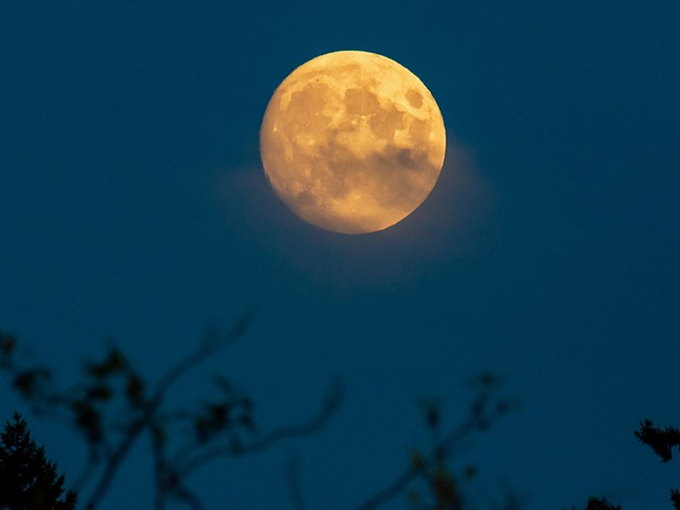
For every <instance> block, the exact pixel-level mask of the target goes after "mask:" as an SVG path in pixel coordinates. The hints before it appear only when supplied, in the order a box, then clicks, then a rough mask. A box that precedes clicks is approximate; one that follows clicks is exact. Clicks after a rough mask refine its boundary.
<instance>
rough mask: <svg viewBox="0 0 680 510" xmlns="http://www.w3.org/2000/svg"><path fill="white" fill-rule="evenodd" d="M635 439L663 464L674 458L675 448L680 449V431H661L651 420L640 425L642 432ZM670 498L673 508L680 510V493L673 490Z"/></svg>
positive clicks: (669, 428)
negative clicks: (654, 454) (650, 450)
mask: <svg viewBox="0 0 680 510" xmlns="http://www.w3.org/2000/svg"><path fill="white" fill-rule="evenodd" d="M635 437H637V438H638V440H639V441H640V442H641V443H643V444H646V445H647V446H649V447H650V448H651V449H652V450H653V451H654V453H656V454H657V455H658V456H659V457H661V462H668V461H669V460H671V459H672V458H673V447H676V448H678V449H680V431H679V430H678V429H677V428H675V427H666V428H665V429H660V428H658V427H655V426H654V423H652V421H651V420H644V421H643V422H642V423H641V424H640V430H637V431H635ZM670 497H671V503H673V508H675V510H680V491H678V490H677V489H671V496H670Z"/></svg>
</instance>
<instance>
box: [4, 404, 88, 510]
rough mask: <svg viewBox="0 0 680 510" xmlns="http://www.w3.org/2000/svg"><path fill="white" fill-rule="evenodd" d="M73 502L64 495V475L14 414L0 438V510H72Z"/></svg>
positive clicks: (71, 495)
mask: <svg viewBox="0 0 680 510" xmlns="http://www.w3.org/2000/svg"><path fill="white" fill-rule="evenodd" d="M76 502H77V497H76V493H75V492H73V491H69V492H67V493H66V494H65V495H64V475H61V476H58V475H57V467H56V465H55V464H54V463H53V462H50V461H49V460H47V458H46V457H45V448H44V447H42V446H40V447H38V446H37V445H36V444H35V442H34V441H33V440H32V439H31V434H30V432H29V431H28V426H27V424H26V421H25V420H24V419H23V418H21V416H20V415H19V414H18V413H15V414H14V418H13V421H12V422H11V423H10V422H7V423H6V424H5V429H4V432H3V433H2V436H1V438H0V510H73V509H75V507H76Z"/></svg>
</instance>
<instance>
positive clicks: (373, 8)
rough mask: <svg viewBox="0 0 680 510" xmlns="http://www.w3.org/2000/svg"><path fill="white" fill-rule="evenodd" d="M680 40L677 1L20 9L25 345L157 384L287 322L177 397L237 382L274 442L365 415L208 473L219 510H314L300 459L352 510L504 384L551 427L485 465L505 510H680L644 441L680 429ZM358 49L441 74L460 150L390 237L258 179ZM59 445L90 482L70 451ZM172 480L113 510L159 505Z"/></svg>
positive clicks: (479, 453)
mask: <svg viewBox="0 0 680 510" xmlns="http://www.w3.org/2000/svg"><path fill="white" fill-rule="evenodd" d="M678 27H680V3H679V2H678V1H676V0H651V1H648V2H630V1H618V2H614V1H604V0H588V1H578V2H546V1H545V0H540V1H539V0H525V1H515V2H498V1H495V2H492V1H480V0H475V1H466V0H464V1H457V0H456V1H450V0H447V1H432V2H378V1H375V0H361V1H359V0H343V1H342V2H321V1H317V2H309V1H304V2H295V1H293V2H279V3H274V2H256V1H253V2H242V3H238V4H235V3H232V2H227V1H221V2H217V1H205V2H200V3H198V2H179V1H164V2H147V1H135V2H124V1H110V2H92V1H91V0H88V1H84V0H83V1H68V0H67V1H65V2H37V1H30V0H26V1H21V2H3V3H2V4H0V253H1V255H0V328H2V329H6V330H10V331H13V332H15V333H17V334H18V335H19V336H20V338H21V339H22V342H23V343H24V344H25V345H26V346H31V347H32V350H33V355H34V356H36V357H37V358H38V359H41V360H44V361H49V362H52V363H54V364H55V365H56V366H57V367H58V369H59V373H60V375H61V376H62V377H63V379H64V380H65V381H69V380H70V379H69V377H70V376H69V374H70V373H71V372H73V371H74V370H76V369H77V368H78V367H79V363H80V362H81V361H82V360H83V359H85V358H88V357H94V356H96V355H99V354H101V353H102V352H103V350H104V346H105V343H104V338H105V337H107V336H110V337H113V338H115V339H116V340H117V341H118V343H119V344H120V345H121V346H122V347H123V348H124V349H127V350H128V351H129V352H130V353H131V354H132V355H133V357H134V358H135V360H136V362H137V364H138V366H139V367H140V368H142V369H145V370H148V371H149V372H150V373H151V374H152V375H157V374H159V373H161V371H162V370H163V368H165V367H167V366H168V365H169V364H170V363H172V362H173V361H174V360H175V359H177V358H179V357H181V356H182V355H183V354H184V353H186V352H188V351H189V350H191V349H192V348H193V347H195V346H196V345H197V342H198V341H199V338H200V334H201V331H202V330H203V328H204V326H205V325H206V323H207V322H208V321H209V320H211V319H216V320H218V321H219V322H222V323H223V324H225V325H228V324H229V323H230V321H231V320H232V319H234V318H235V317H237V316H238V315H239V314H240V313H241V311H242V310H244V309H245V307H246V306H247V305H248V304H249V303H251V302H258V303H259V304H260V308H259V313H258V315H257V317H256V320H255V323H254V325H253V327H252V329H251V331H250V332H249V334H248V335H247V337H246V338H244V339H243V341H241V342H240V343H239V344H237V345H235V346H234V347H233V348H231V349H230V350H228V351H227V352H225V354H224V355H223V356H221V357H219V358H218V359H216V360H215V361H214V362H212V363H210V364H208V365H207V366H206V367H205V368H203V369H201V370H200V371H199V373H197V374H196V376H195V378H193V379H191V380H190V381H189V384H188V385H187V386H186V387H184V389H183V390H182V393H181V394H180V395H179V396H178V398H187V397H188V398H193V397H194V396H195V395H200V394H201V392H204V391H206V388H207V384H208V383H207V381H209V379H210V376H211V375H212V374H213V373H214V372H215V371H222V372H224V373H225V374H227V375H228V376H229V377H230V378H231V379H232V380H234V381H235V382H236V383H237V384H238V385H239V386H240V387H241V388H243V389H244V390H246V391H248V392H249V393H250V394H252V396H253V397H254V398H255V399H256V401H257V403H258V415H259V416H260V423H261V426H262V427H263V428H264V429H266V428H267V427H268V426H272V427H273V426H275V425H277V424H280V423H288V422H290V421H293V420H295V419H296V418H299V417H304V416H306V415H307V414H311V413H312V412H313V411H314V410H315V408H316V406H317V403H318V401H319V399H320V397H321V395H322V393H323V389H324V387H325V385H326V384H327V383H328V381H329V380H330V379H331V378H332V377H333V376H334V375H335V374H339V375H340V376H341V377H342V378H343V380H344V381H345V384H346V387H347V398H346V401H345V405H344V407H343V408H342V410H341V412H340V414H339V415H338V416H337V417H336V419H335V420H334V421H333V422H332V423H331V424H330V425H329V426H328V427H327V428H326V429H325V430H324V431H323V432H322V433H320V434H318V435H317V436H314V437H312V438H309V439H307V440H302V441H293V442H291V443H288V444H285V445H281V446H280V447H278V448H276V449H274V450H272V451H271V452H270V454H267V455H261V456H258V457H254V458H251V459H248V460H245V461H227V462H224V463H218V464H215V465H214V466H212V467H210V468H207V469H205V470H204V471H201V472H199V473H198V474H197V476H196V477H195V478H194V479H192V485H193V486H194V487H196V488H197V489H198V491H199V492H200V493H202V494H203V495H204V498H205V502H206V505H207V506H208V508H236V509H245V510H250V509H270V508H290V505H289V502H288V499H287V493H286V486H285V483H284V479H283V476H282V472H283V471H284V468H285V465H286V462H287V458H288V457H289V456H290V455H291V454H295V455H298V456H299V457H300V459H301V463H302V464H301V469H302V484H303V489H304V491H305V493H306V495H307V499H308V503H309V505H310V508H312V509H324V510H345V509H348V508H352V507H353V506H354V505H356V504H357V503H359V502H361V501H363V499H365V498H366V497H367V496H369V495H370V494H372V493H373V492H374V491H375V490H376V489H379V488H381V487H382V486H383V485H384V484H386V483H387V482H389V481H390V480H391V479H392V478H393V476H395V475H396V474H397V473H398V472H399V471H400V470H401V467H402V466H403V465H404V463H405V462H406V460H407V454H408V451H409V449H410V448H411V447H412V446H414V445H416V444H421V445H422V444H426V442H425V439H426V436H425V435H424V433H423V427H422V426H421V424H420V415H419V410H418V408H417V406H416V404H415V402H416V400H417V399H418V397H420V396H437V397H441V398H442V399H443V401H444V402H445V403H446V404H445V405H446V407H445V410H446V411H447V412H446V420H447V423H449V424H453V423H455V420H456V418H457V417H458V416H461V414H462V413H464V409H465V407H464V404H465V402H467V401H468V399H469V397H470V395H471V394H470V392H469V391H468V390H467V389H466V388H465V385H464V382H465V381H466V379H467V378H469V377H470V376H472V375H474V374H476V373H478V372H480V371H483V370H493V371H496V372H498V373H500V374H503V375H504V376H505V377H506V379H507V381H508V387H507V391H508V393H509V394H511V395H514V396H516V397H518V398H519V399H521V401H522V402H523V405H522V407H521V409H519V410H518V411H516V412H514V413H513V414H512V415H510V416H508V417H507V418H506V419H505V420H503V421H502V422H501V423H499V424H498V426H497V427H496V428H495V429H493V430H492V431H490V432H489V433H488V434H487V435H486V436H484V438H480V439H479V440H478V441H475V442H474V443H473V444H472V447H471V449H470V450H469V451H468V452H466V453H465V454H464V458H463V459H462V460H474V461H475V462H476V463H477V464H478V465H479V469H480V472H481V477H480V480H479V482H478V487H480V489H479V491H478V492H477V494H476V496H475V497H476V498H477V500H478V501H480V502H482V503H483V502H486V501H488V500H489V499H491V498H493V497H495V496H494V495H496V494H498V493H497V492H494V491H495V490H496V489H495V488H497V487H499V486H501V485H502V484H503V483H506V482H507V484H508V485H510V486H511V487H513V488H515V489H516V490H517V491H518V492H520V493H523V494H526V495H528V496H530V497H531V505H530V507H529V508H531V509H534V510H544V509H546V508H552V509H558V508H561V507H562V505H565V506H566V505H570V504H572V503H583V502H584V501H585V499H586V497H587V496H588V495H590V494H599V495H607V496H609V497H610V498H612V499H614V500H617V501H620V502H621V503H622V504H624V507H625V508H626V509H636V508H645V509H649V508H664V507H667V506H665V505H666V504H667V503H666V502H667V494H668V492H667V490H668V488H669V487H671V486H672V485H674V484H675V485H676V486H677V484H678V483H680V482H679V481H678V480H680V477H678V476H677V474H678V471H677V469H676V467H675V466H673V464H671V465H667V466H664V465H661V464H660V463H659V462H658V460H657V458H656V457H654V456H653V454H652V453H651V451H649V450H648V449H646V448H645V447H643V446H641V445H639V444H638V443H637V442H636V440H635V438H634V437H633V430H635V428H636V427H637V424H638V422H639V421H640V420H642V419H643V418H652V419H654V420H656V421H658V422H659V423H660V424H665V425H673V424H674V425H680V408H679V407H678V401H679V400H680V399H679V393H680V392H679V390H678V388H679V387H680V375H678V370H677V363H678V359H679V355H680V268H679V267H678V260H680V205H679V204H678V192H679V191H680V175H679V174H680V172H679V170H680V142H679V140H680V30H678ZM341 49H361V50H366V51H373V52H377V53H381V54H384V55H386V56H388V57H390V58H392V59H394V60H396V61H398V62H400V63H401V64H402V65H404V66H406V67H407V68H409V69H410V70H411V71H413V72H414V73H415V74H416V75H418V76H419V77H420V78H421V79H422V80H423V82H424V83H425V84H426V85H427V86H428V87H429V89H430V90H431V91H432V93H433V95H434V96H435V98H436V99H437V101H438V103H439V106H440V108H441V110H442V114H443V116H444V121H445V123H446V127H447V134H448V136H449V146H448V151H449V152H448V154H447V162H446V164H445V169H444V171H443V173H442V176H441V179H440V182H439V184H438V185H437V187H436V188H435V189H434V191H433V193H432V194H431V195H430V198H429V199H428V200H427V201H426V202H425V204H423V206H422V207H421V208H419V209H418V210H417V211H416V212H415V213H414V214H413V215H412V216H411V217H409V218H408V219H406V220H405V221H404V222H402V223H401V224H398V225H397V226H395V227H393V228H391V229H388V230H387V231H384V232H381V233H377V234H373V235H367V236H358V237H356V236H355V237H352V236H344V235H337V234H331V233H327V232H322V231H319V230H316V229H315V228H314V227H311V226H308V225H305V224H303V223H302V222H301V221H300V220H298V219H297V218H296V217H294V216H293V215H292V214H290V213H288V212H287V210H286V209H285V208H284V207H283V206H282V205H281V204H280V203H279V201H278V199H277V198H276V197H275V195H274V194H273V192H272V191H271V190H269V189H268V186H267V183H266V180H265V178H264V175H263V173H262V168H261V164H260V160H259V149H258V143H259V140H258V131H259V125H260V122H261V120H262V115H263V114H264V110H265V107H266V105H267V102H268V100H269V98H270V96H271V94H272V93H273V91H274V89H275V88H276V86H277V85H278V84H279V83H280V81H281V80H283V78H285V76H286V75H287V74H288V73H289V72H291V71H292V70H293V69H294V68H295V67H296V66H298V65H300V64H302V63H303V62H305V61H307V60H309V59H310V58H313V57H315V56H317V55H319V54H322V53H326V52H329V51H334V50H341ZM5 387H7V386H5ZM16 406H17V403H16V400H15V399H14V398H13V397H11V396H9V395H7V394H5V392H2V396H0V411H1V413H0V419H2V420H3V421H4V420H6V419H8V418H9V416H10V413H11V411H12V410H13V409H14V408H15V407H16ZM33 421H35V425H34V429H35V433H36V435H37V437H38V439H39V440H40V441H42V442H45V443H46V445H47V449H48V452H50V453H51V454H52V456H53V457H54V458H55V460H57V461H58V462H59V465H60V466H63V468H64V469H66V470H67V471H68V472H69V473H70V472H75V471H76V469H77V467H78V466H79V465H80V464H79V461H80V458H78V454H79V453H78V452H79V450H78V449H74V448H75V447H74V445H75V444H77V443H76V441H75V439H72V438H71V436H70V435H69V433H68V432H67V430H68V429H60V428H58V427H57V428H54V427H53V426H52V425H50V424H49V423H47V422H40V421H38V420H33ZM74 452H76V453H78V454H74ZM148 468H149V462H148V460H147V458H146V457H145V456H144V454H143V453H142V451H141V450H140V451H139V452H136V453H135V456H134V457H133V458H132V459H131V460H130V463H129V464H128V465H127V467H126V471H125V474H123V475H122V476H120V478H118V479H117V480H116V484H115V485H114V489H113V492H112V494H111V497H110V499H109V500H108V502H107V504H105V505H102V507H101V508H102V509H103V510H109V509H114V508H121V506H122V505H127V506H129V507H137V508H145V507H148V504H147V501H148V498H149V489H148V486H149V478H147V474H146V473H147V472H148ZM403 507H404V503H403V500H397V501H396V502H395V503H394V505H392V506H391V507H389V508H403Z"/></svg>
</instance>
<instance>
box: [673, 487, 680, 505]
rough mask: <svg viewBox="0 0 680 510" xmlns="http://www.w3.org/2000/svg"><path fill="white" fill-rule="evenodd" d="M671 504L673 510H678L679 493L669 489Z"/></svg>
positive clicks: (679, 502) (679, 503)
mask: <svg viewBox="0 0 680 510" xmlns="http://www.w3.org/2000/svg"><path fill="white" fill-rule="evenodd" d="M671 502H672V503H673V508H675V510H680V492H678V490H677V489H671Z"/></svg>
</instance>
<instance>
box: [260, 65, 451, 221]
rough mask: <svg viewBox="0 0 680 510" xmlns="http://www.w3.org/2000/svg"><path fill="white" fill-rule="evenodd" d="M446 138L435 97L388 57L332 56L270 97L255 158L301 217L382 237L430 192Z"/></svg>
mask: <svg viewBox="0 0 680 510" xmlns="http://www.w3.org/2000/svg"><path fill="white" fill-rule="evenodd" d="M445 152H446V131H445V129H444V120H443V119H442V115H441V112H440V111H439V107H438V106H437V103H436V101H435V100H434V97H433V96H432V94H431V93H430V91H429V90H428V89H427V87H425V85H424V84H423V82H421V81H420V80H419V79H418V77H417V76H415V75H414V74H413V73H411V71H409V70H408V69H406V68H405V67H403V66H402V65H400V64H398V63H397V62H395V61H394V60H390V59H389V58H387V57H383V56H381V55H377V54H375V53H368V52H363V51H338V52H334V53H328V54H326V55H321V56H320V57H316V58H314V59H312V60H310V61H309V62H307V63H305V64H303V65H301V66H300V67H298V68H297V69H295V70H294V71H293V72H292V73H291V74H290V75H288V77H287V78H286V79H285V80H283V82H282V83H281V84H280V85H279V87H278V88H277V89H276V91H275V92H274V95H273V96H272V98H271V100H270V101H269V104H268V106H267V110H266V112H265V115H264V119H263V121H262V128H261V130H260V153H261V156H262V164H263V166H264V170H265V174H266V176H267V179H268V180H269V183H270V184H271V186H272V188H273V189H274V191H275V192H276V194H277V195H278V196H279V197H280V198H281V200H283V202H284V203H285V204H286V205H287V206H288V207H289V208H290V209H291V210H292V211H293V212H294V213H295V214H297V215H298V216H299V217H300V218H302V219H303V220H305V221H307V222H309V223H311V224H312V225H316V226H317V227H319V228H322V229H325V230H330V231H332V232H339V233H343V234H366V233H370V232H377V231H379V230H384V229H386V228H388V227H391V226H392V225H394V224H396V223H398V222H400V221H401V220H403V219H404V218H406V217H407V216H408V215H409V214H411V213H412V212H413V211H414V210H415V209H416V208H417V207H418V206H419V205H420V204H421V203H423V201H424V200H425V199H426V198H427V196H428V195H429V194H430V192H431V191H432V189H433V188H434V186H435V184H436V183H437V179H438V178H439V174H440V172H441V169H442V165H443V163H444V155H445Z"/></svg>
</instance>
